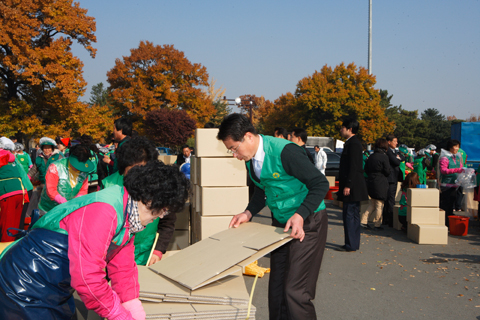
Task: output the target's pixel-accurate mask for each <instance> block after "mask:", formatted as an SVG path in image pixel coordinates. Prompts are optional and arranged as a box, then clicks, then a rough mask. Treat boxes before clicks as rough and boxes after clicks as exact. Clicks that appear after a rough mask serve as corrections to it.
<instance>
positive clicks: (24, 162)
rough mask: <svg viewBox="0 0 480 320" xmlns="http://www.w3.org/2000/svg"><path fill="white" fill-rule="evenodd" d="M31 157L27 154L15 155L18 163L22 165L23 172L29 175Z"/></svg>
mask: <svg viewBox="0 0 480 320" xmlns="http://www.w3.org/2000/svg"><path fill="white" fill-rule="evenodd" d="M29 157H30V156H29V155H28V154H27V153H25V152H24V153H23V154H18V153H17V154H16V155H15V158H17V159H18V161H19V162H20V164H21V165H22V168H23V170H24V171H25V172H27V173H28V169H29V165H28V164H29V161H28V158H29Z"/></svg>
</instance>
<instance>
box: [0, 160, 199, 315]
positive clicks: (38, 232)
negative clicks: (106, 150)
mask: <svg viewBox="0 0 480 320" xmlns="http://www.w3.org/2000/svg"><path fill="white" fill-rule="evenodd" d="M189 188H190V184H189V181H188V180H187V179H186V178H185V176H184V175H183V174H182V173H180V172H178V168H177V167H176V166H165V165H161V164H160V163H158V162H150V163H147V164H146V165H145V166H136V167H134V168H132V169H131V170H130V171H129V173H128V175H127V176H126V177H125V187H120V186H113V187H111V188H107V189H104V190H102V191H99V192H94V193H91V194H88V195H86V196H83V197H80V198H76V199H73V200H71V201H68V202H66V203H64V204H62V205H59V206H57V207H55V208H54V209H53V210H51V211H50V212H49V213H48V214H47V215H44V216H43V217H42V218H41V219H40V220H38V221H37V222H36V223H35V225H34V226H33V229H32V230H31V231H30V232H29V233H28V234H27V235H26V236H25V237H23V238H22V239H20V240H18V241H17V242H15V243H13V244H12V245H11V246H9V247H8V248H7V249H5V250H4V251H3V252H2V255H0V319H53V318H54V319H74V313H75V301H74V298H73V293H74V291H75V290H76V291H77V293H78V295H79V296H80V298H81V299H82V301H83V302H84V304H85V306H86V307H87V309H89V310H93V311H95V312H96V313H97V314H98V315H99V316H100V317H102V318H106V319H135V320H140V319H145V316H146V314H145V311H144V310H143V307H142V303H141V302H140V300H139V283H138V269H137V265H136V263H135V261H134V249H135V248H134V244H133V242H134V241H133V238H134V237H135V234H137V233H138V232H140V231H141V230H143V229H144V228H145V226H147V225H148V224H149V223H151V222H153V221H154V220H155V219H156V218H157V217H163V216H165V215H167V214H170V213H176V212H178V211H180V210H183V208H184V205H185V202H186V200H187V199H188V190H189ZM99 213H101V214H99ZM45 243H48V245H45ZM53 270H54V272H53ZM107 272H108V278H107ZM25 279H29V281H25ZM109 280H110V284H109ZM16 288H22V290H19V291H17V290H16Z"/></svg>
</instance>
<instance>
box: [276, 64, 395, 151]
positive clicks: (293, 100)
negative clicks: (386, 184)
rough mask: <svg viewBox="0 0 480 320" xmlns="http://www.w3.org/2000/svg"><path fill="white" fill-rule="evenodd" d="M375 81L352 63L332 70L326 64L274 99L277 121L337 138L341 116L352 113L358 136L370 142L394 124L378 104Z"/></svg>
mask: <svg viewBox="0 0 480 320" xmlns="http://www.w3.org/2000/svg"><path fill="white" fill-rule="evenodd" d="M375 83H376V80H375V76H373V75H369V74H368V71H367V70H366V69H365V68H362V67H360V68H357V66H356V65H355V64H353V63H351V64H349V65H348V66H345V65H344V64H343V63H342V64H340V65H338V66H336V67H335V68H334V69H332V68H331V67H328V66H327V65H325V66H324V67H323V68H322V70H321V71H320V72H318V71H315V72H314V73H313V74H312V75H311V76H308V77H305V78H303V79H301V80H300V81H299V82H298V84H297V89H296V91H295V94H294V95H292V94H291V93H287V94H286V95H283V96H282V97H280V98H279V99H277V101H275V103H276V104H278V106H279V109H280V110H281V112H280V113H281V115H280V117H281V119H279V120H280V121H279V122H278V124H279V125H283V126H285V127H287V128H291V127H303V128H305V129H306V130H307V132H308V134H309V135H313V136H326V137H335V138H338V139H340V138H341V137H340V133H339V129H340V126H341V124H342V121H343V119H344V118H345V117H346V116H353V117H356V118H357V119H358V121H359V123H360V131H359V135H360V136H361V137H362V139H363V140H364V141H365V142H367V143H372V142H374V141H375V140H376V139H378V138H380V137H381V136H383V134H384V133H385V132H388V131H390V130H391V129H392V127H393V124H392V123H391V122H389V121H388V119H387V117H386V116H385V113H384V109H383V108H382V107H381V106H380V101H381V98H380V92H379V90H378V89H375V88H374V85H375ZM272 116H273V117H276V118H278V117H279V116H278V115H272ZM267 121H268V122H270V123H271V121H270V120H268V119H267ZM269 126H271V125H269Z"/></svg>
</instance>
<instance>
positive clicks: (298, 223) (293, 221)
mask: <svg viewBox="0 0 480 320" xmlns="http://www.w3.org/2000/svg"><path fill="white" fill-rule="evenodd" d="M290 227H291V228H292V233H291V234H290V236H291V237H292V238H293V239H299V240H300V242H302V241H303V238H305V231H303V218H302V216H301V215H299V214H298V213H295V214H294V215H293V216H292V217H291V218H290V219H288V221H287V224H286V225H285V229H283V232H288V229H290Z"/></svg>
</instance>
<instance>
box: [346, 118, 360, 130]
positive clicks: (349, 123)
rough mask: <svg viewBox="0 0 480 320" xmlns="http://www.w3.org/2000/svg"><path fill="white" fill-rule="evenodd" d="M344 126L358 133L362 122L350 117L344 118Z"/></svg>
mask: <svg viewBox="0 0 480 320" xmlns="http://www.w3.org/2000/svg"><path fill="white" fill-rule="evenodd" d="M342 127H345V128H347V129H352V133H353V134H357V132H358V128H359V127H360V124H359V123H358V121H357V119H355V118H350V117H349V118H345V119H344V120H343V123H342Z"/></svg>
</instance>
